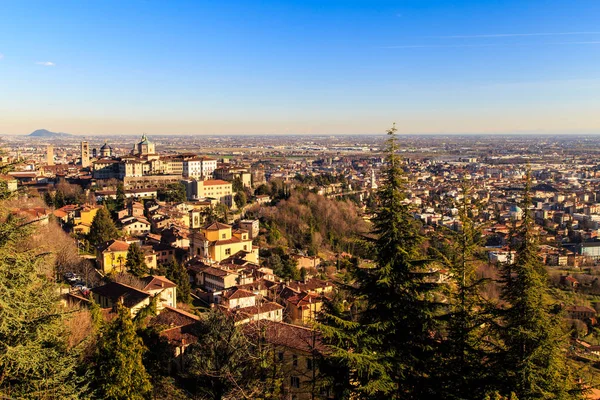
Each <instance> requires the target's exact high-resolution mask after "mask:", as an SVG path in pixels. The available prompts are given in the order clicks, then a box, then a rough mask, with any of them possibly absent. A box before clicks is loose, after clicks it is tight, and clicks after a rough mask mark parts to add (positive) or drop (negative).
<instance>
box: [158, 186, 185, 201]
mask: <svg viewBox="0 0 600 400" xmlns="http://www.w3.org/2000/svg"><path fill="white" fill-rule="evenodd" d="M157 194H158V200H160V201H166V202H169V203H182V202H184V201H186V200H187V195H186V191H185V185H184V184H183V183H181V182H179V183H171V184H169V185H167V187H165V188H160V189H158V193H157Z"/></svg>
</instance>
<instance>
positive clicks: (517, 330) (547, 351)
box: [495, 176, 581, 400]
mask: <svg viewBox="0 0 600 400" xmlns="http://www.w3.org/2000/svg"><path fill="white" fill-rule="evenodd" d="M529 182H530V178H529V176H528V178H527V186H526V190H525V193H524V196H523V201H522V204H521V208H522V210H523V220H522V222H521V224H520V226H518V227H515V229H514V231H515V232H514V236H515V237H514V239H515V240H514V243H513V244H512V246H513V248H514V250H515V252H516V257H515V260H514V263H513V264H510V263H507V264H506V265H505V266H504V267H503V269H502V271H501V272H502V280H503V284H504V286H503V289H502V293H501V300H503V301H504V302H505V303H506V304H507V306H506V307H505V309H504V310H502V311H501V314H500V317H501V318H500V324H499V325H500V328H499V329H500V330H499V332H500V338H501V339H502V341H503V343H504V350H505V351H504V352H502V354H501V357H500V358H499V360H498V365H497V366H496V368H495V371H499V372H500V373H501V374H500V378H501V381H502V382H501V387H500V388H499V391H500V393H501V394H503V395H505V396H510V395H511V392H512V393H514V395H516V397H518V398H519V399H521V400H530V399H549V398H553V399H574V398H580V397H581V393H580V391H579V390H578V388H577V386H576V384H575V381H574V378H573V377H572V376H571V375H570V370H569V364H568V360H567V359H566V352H565V348H566V346H567V344H566V343H565V340H566V334H565V332H564V328H563V321H562V318H561V316H560V314H559V313H557V312H553V309H556V308H557V307H555V306H553V305H552V304H551V300H550V298H549V295H548V276H547V272H546V269H545V267H544V265H543V264H542V262H541V259H540V256H539V247H538V239H537V234H536V232H535V227H534V221H533V218H532V216H531V210H530V206H531V198H530V189H529V185H530V184H529ZM515 225H516V224H515Z"/></svg>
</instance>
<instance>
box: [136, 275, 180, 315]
mask: <svg viewBox="0 0 600 400" xmlns="http://www.w3.org/2000/svg"><path fill="white" fill-rule="evenodd" d="M142 281H143V282H144V283H145V284H146V286H144V288H143V289H142V291H144V292H146V293H149V294H150V295H151V296H152V297H155V296H160V297H159V299H158V301H157V303H156V309H157V310H158V311H161V310H162V309H163V308H165V307H173V308H177V285H176V284H175V283H173V282H171V281H170V280H168V279H167V278H166V277H164V276H160V275H152V276H146V277H145V278H142Z"/></svg>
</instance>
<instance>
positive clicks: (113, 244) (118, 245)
mask: <svg viewBox="0 0 600 400" xmlns="http://www.w3.org/2000/svg"><path fill="white" fill-rule="evenodd" d="M127 250H129V244H127V242H123V241H121V240H116V239H113V240H110V241H108V242H106V243H104V244H102V245H100V246H98V251H100V252H101V253H104V252H105V251H127Z"/></svg>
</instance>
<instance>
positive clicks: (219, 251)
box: [190, 222, 258, 263]
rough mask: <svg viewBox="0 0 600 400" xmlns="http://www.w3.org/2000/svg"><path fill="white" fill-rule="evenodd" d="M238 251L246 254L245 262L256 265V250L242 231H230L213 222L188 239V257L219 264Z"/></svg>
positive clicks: (225, 226)
mask: <svg viewBox="0 0 600 400" xmlns="http://www.w3.org/2000/svg"><path fill="white" fill-rule="evenodd" d="M240 251H243V252H245V253H246V255H245V257H244V258H245V259H246V260H248V261H250V262H253V263H258V249H257V248H255V247H253V246H252V239H250V235H249V233H248V232H247V231H245V230H243V229H236V230H235V231H232V227H231V225H226V224H222V223H219V222H215V223H213V224H210V225H208V226H206V227H204V228H202V229H200V230H199V231H196V232H194V233H193V234H192V235H191V237H190V257H199V258H201V259H205V260H207V261H209V260H210V261H213V262H220V261H221V260H224V259H226V258H228V257H230V256H232V255H234V254H236V253H239V252H240Z"/></svg>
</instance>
